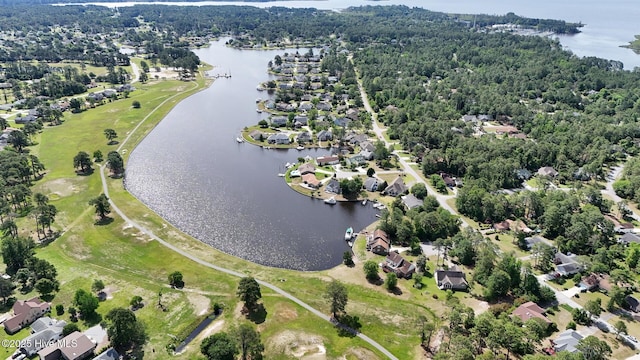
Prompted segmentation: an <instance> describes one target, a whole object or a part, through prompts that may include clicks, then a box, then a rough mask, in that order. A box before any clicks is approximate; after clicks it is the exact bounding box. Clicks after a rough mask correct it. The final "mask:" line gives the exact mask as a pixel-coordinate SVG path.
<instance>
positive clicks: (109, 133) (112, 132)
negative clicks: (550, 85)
mask: <svg viewBox="0 0 640 360" xmlns="http://www.w3.org/2000/svg"><path fill="white" fill-rule="evenodd" d="M104 137H106V138H107V140H109V144H111V143H113V139H115V138H117V137H118V133H117V132H116V131H115V130H113V129H104Z"/></svg>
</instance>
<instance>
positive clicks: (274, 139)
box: [267, 133, 291, 145]
mask: <svg viewBox="0 0 640 360" xmlns="http://www.w3.org/2000/svg"><path fill="white" fill-rule="evenodd" d="M267 142H268V143H269V144H279V145H288V144H289V143H290V142H291V140H290V139H289V135H287V134H283V133H275V134H273V135H269V137H268V138H267Z"/></svg>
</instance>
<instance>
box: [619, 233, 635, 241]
mask: <svg viewBox="0 0 640 360" xmlns="http://www.w3.org/2000/svg"><path fill="white" fill-rule="evenodd" d="M620 241H622V242H625V243H632V242H634V243H640V236H638V235H636V234H634V233H626V234H624V235H622V237H621V238H620Z"/></svg>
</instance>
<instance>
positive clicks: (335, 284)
mask: <svg viewBox="0 0 640 360" xmlns="http://www.w3.org/2000/svg"><path fill="white" fill-rule="evenodd" d="M324 297H325V299H327V301H329V308H330V311H331V314H332V315H333V317H334V318H336V319H337V317H338V314H340V313H343V312H344V309H345V307H346V306H347V301H348V300H349V295H348V293H347V288H346V287H345V286H344V285H343V284H342V283H341V282H339V281H338V280H333V281H331V282H330V283H329V285H328V286H327V290H326V292H325V294H324Z"/></svg>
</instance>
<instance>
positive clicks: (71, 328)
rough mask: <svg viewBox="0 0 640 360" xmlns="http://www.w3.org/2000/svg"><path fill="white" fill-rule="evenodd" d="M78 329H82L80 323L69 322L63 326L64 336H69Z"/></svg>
mask: <svg viewBox="0 0 640 360" xmlns="http://www.w3.org/2000/svg"><path fill="white" fill-rule="evenodd" d="M76 331H80V328H79V327H78V325H76V324H75V323H70V324H67V325H65V326H64V327H63V328H62V336H67V335H69V334H71V333H74V332H76Z"/></svg>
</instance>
